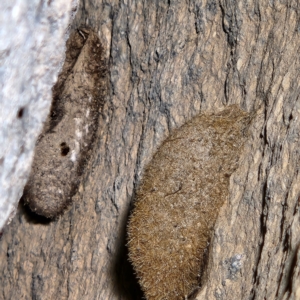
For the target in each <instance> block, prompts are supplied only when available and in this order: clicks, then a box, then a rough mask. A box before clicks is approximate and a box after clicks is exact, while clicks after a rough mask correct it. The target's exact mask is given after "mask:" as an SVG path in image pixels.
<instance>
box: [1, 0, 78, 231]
mask: <svg viewBox="0 0 300 300" xmlns="http://www.w3.org/2000/svg"><path fill="white" fill-rule="evenodd" d="M76 3H77V1H76V0H68V1H64V0H62V1H61V0H55V1H48V2H46V1H44V2H40V1H30V0H29V1H10V0H8V1H6V0H2V1H1V3H0V40H1V44H0V99H1V110H0V123H1V128H0V145H1V146H0V174H1V177H0V199H1V200H0V229H1V228H2V227H3V226H4V225H5V223H6V222H7V221H8V222H9V220H11V219H12V218H13V216H14V215H15V211H16V208H17V206H18V201H19V199H20V197H21V195H22V192H23V188H24V185H25V183H26V180H27V178H28V176H29V172H30V166H31V162H32V157H33V151H34V146H35V142H36V139H37V137H38V135H39V133H40V132H41V130H42V126H43V122H44V121H45V119H46V117H47V114H48V112H49V108H50V105H51V100H52V99H51V89H52V86H53V84H54V83H55V81H56V78H57V74H58V72H59V70H60V67H61V63H62V61H63V58H64V48H65V41H66V37H67V27H68V24H69V21H70V17H72V14H73V15H74V13H75V10H76Z"/></svg>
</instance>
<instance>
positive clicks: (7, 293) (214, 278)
mask: <svg viewBox="0 0 300 300" xmlns="http://www.w3.org/2000/svg"><path fill="white" fill-rule="evenodd" d="M299 8H300V2H299V1H297V0H295V1H289V2H288V1H267V0H263V1H251V0H250V1H247V3H246V2H245V1H243V2H242V1H229V0H227V1H225V0H220V1H214V0H209V1H186V2H183V1H146V0H145V1H107V2H105V1H95V0H94V1H82V2H81V3H80V5H79V8H78V13H77V15H76V17H75V19H74V22H73V25H72V26H73V27H72V28H73V30H75V29H76V28H78V27H80V26H81V25H88V26H90V27H91V28H93V29H94V30H95V31H96V32H98V34H99V38H100V40H101V42H102V44H103V46H104V47H105V49H106V50H105V51H106V52H105V53H106V58H107V60H108V61H109V75H108V76H109V86H108V90H109V93H108V94H107V96H106V99H105V104H104V107H103V110H102V112H101V116H100V118H99V125H98V131H97V138H96V140H95V144H94V150H93V153H92V155H91V158H90V161H89V163H88V165H87V167H86V170H85V173H84V175H83V177H82V181H81V183H80V186H79V189H78V192H77V194H76V195H75V196H74V197H73V202H72V205H71V206H70V208H69V210H68V211H67V212H65V213H64V214H63V215H62V216H61V217H59V218H58V219H56V220H54V221H52V222H48V221H46V220H44V219H42V218H37V217H36V216H34V215H32V214H31V213H30V212H29V210H27V209H26V208H24V207H23V206H22V205H20V206H19V210H18V212H17V215H16V217H15V218H14V220H13V221H12V222H11V224H10V225H9V226H7V227H6V228H5V230H4V232H3V235H2V238H1V243H0V245H1V252H0V256H1V257H0V259H1V260H0V261H1V262H0V269H1V274H2V276H1V278H0V282H1V287H2V288H1V298H3V299H72V300H73V299H141V297H142V296H141V292H140V291H139V289H138V285H137V283H136V280H135V279H134V275H133V271H132V270H131V267H130V265H129V264H128V263H127V256H126V255H127V254H126V247H125V235H126V234H125V232H126V223H127V218H128V214H129V210H130V204H131V201H132V198H133V195H134V192H135V188H136V186H137V185H138V183H139V181H140V178H141V176H142V172H143V170H144V168H145V166H146V165H147V163H148V162H149V161H150V160H151V157H152V156H153V154H154V153H155V151H156V149H157V147H158V146H159V145H160V144H161V143H162V141H163V140H164V139H165V138H166V137H167V136H168V135H169V134H170V132H171V131H172V130H173V129H174V128H177V127H179V126H180V125H182V124H184V123H185V122H186V121H187V120H189V119H191V118H192V117H193V116H195V115H197V114H199V113H200V112H214V111H216V110H219V109H221V108H222V107H224V106H226V105H229V104H239V105H240V107H241V108H242V109H244V110H246V111H248V112H253V111H255V110H257V116H256V119H255V120H256V121H255V122H254V123H253V124H252V126H251V128H250V134H249V138H248V140H247V142H246V144H245V148H244V150H243V153H242V155H241V158H240V162H241V163H240V167H239V168H238V170H237V171H236V172H235V173H234V174H233V175H232V176H231V178H230V197H229V199H228V201H227V202H226V203H225V204H224V206H223V207H222V208H221V211H220V214H219V218H218V220H217V223H216V225H215V230H214V235H213V238H212V242H211V245H210V252H209V253H210V254H209V261H208V267H207V278H208V279H207V280H206V282H204V283H203V285H202V288H201V289H200V291H199V294H198V295H197V299H299V297H300V288H299V286H300V247H299V245H300V235H299V232H300V223H299V220H300V215H299V214H300V212H299V193H300V185H299V179H300V178H299V176H300V175H299V159H300V153H299V149H300V140H299V128H300V127H299V126H300V101H299V92H300V87H299V80H298V76H299V70H300V69H299V68H300V61H299V46H300V39H299V34H300V23H299V20H300V15H299ZM258 108H259V109H258ZM130 274H131V275H130Z"/></svg>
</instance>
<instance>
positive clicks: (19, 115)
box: [17, 107, 24, 119]
mask: <svg viewBox="0 0 300 300" xmlns="http://www.w3.org/2000/svg"><path fill="white" fill-rule="evenodd" d="M23 114H24V107H21V108H20V109H19V111H18V114H17V117H18V119H21V118H22V117H23Z"/></svg>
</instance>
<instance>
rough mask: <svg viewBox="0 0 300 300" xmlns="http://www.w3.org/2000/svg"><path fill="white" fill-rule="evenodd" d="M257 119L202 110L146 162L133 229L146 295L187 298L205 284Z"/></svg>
mask: <svg viewBox="0 0 300 300" xmlns="http://www.w3.org/2000/svg"><path fill="white" fill-rule="evenodd" d="M250 120H251V115H250V114H249V113H247V112H245V111H243V110H241V109H240V108H239V106H238V105H231V106H228V107H226V108H225V109H224V110H223V111H220V112H218V113H216V114H200V115H198V116H196V117H194V118H193V119H192V120H191V121H189V122H187V123H186V124H184V125H183V126H182V127H180V128H178V129H176V130H174V131H173V133H171V134H170V136H169V137H168V138H167V139H166V140H165V141H164V142H163V144H162V145H161V146H160V148H159V149H158V150H157V152H156V153H155V155H154V156H153V158H152V161H151V162H150V163H149V165H148V166H147V167H146V169H145V171H144V175H143V178H142V180H141V182H140V184H139V187H138V189H137V192H136V196H135V202H134V209H133V212H132V214H131V216H130V219H129V223H128V230H127V234H128V243H127V246H128V250H129V259H130V261H131V263H132V265H133V267H134V270H135V272H136V274H137V277H138V280H139V283H140V285H141V287H142V289H143V291H144V293H145V296H146V299H148V300H161V299H172V300H176V299H178V300H179V299H180V300H181V299H187V298H188V297H189V296H190V295H191V294H193V292H194V291H195V289H197V288H198V287H199V284H200V281H201V279H202V278H201V276H202V275H203V274H204V271H203V270H204V268H205V264H206V261H205V259H206V250H207V245H208V244H209V241H210V237H211V233H212V230H213V227H214V224H215V221H216V218H217V216H218V212H219V210H220V207H221V206H222V205H223V203H224V201H225V200H226V199H227V197H228V193H229V192H228V190H229V179H230V176H231V174H232V173H233V172H234V171H235V170H236V169H237V167H238V162H239V157H240V154H241V152H242V150H243V144H244V142H245V140H246V138H247V134H246V131H247V128H248V126H249V123H250Z"/></svg>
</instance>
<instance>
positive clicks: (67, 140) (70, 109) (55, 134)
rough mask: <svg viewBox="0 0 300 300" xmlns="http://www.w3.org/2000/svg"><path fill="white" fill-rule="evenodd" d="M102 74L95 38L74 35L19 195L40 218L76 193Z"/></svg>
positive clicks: (91, 133) (85, 32) (89, 34)
mask: <svg viewBox="0 0 300 300" xmlns="http://www.w3.org/2000/svg"><path fill="white" fill-rule="evenodd" d="M105 73H106V72H105V62H104V59H103V48H102V46H101V44H100V40H99V38H98V36H97V34H96V33H94V32H93V31H92V30H90V29H87V28H81V29H80V30H78V31H77V32H75V33H73V34H72V35H71V36H70V38H69V40H68V42H67V51H66V59H65V63H64V66H63V68H62V71H61V73H60V75H59V78H58V81H57V83H56V85H55V86H54V88H53V103H52V108H51V111H50V114H49V116H48V119H47V121H46V123H45V127H44V130H43V133H42V134H41V135H40V137H39V139H38V142H37V145H36V149H35V156H34V161H33V164H32V170H31V174H30V177H29V180H28V183H27V185H26V187H25V189H24V194H23V199H24V200H25V203H27V204H28V205H29V207H30V208H31V210H32V211H34V212H35V213H37V214H39V215H42V216H45V217H47V218H53V217H55V216H57V215H58V214H59V213H61V212H62V211H63V210H64V209H65V208H66V207H67V205H68V203H69V202H70V201H71V197H72V196H73V195H74V193H75V192H76V190H77V187H78V184H79V182H80V175H81V174H82V171H83V168H84V165H85V163H86V161H87V159H88V157H89V152H90V149H91V146H92V142H93V140H94V138H95V132H96V128H97V123H98V116H99V112H100V109H101V107H102V106H103V98H104V86H105Z"/></svg>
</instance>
